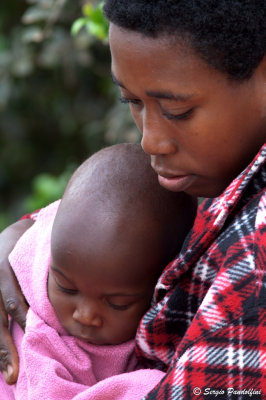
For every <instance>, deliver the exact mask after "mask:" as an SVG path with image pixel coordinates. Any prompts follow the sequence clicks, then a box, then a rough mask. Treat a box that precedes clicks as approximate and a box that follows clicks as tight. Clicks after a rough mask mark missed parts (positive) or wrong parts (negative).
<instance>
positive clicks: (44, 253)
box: [0, 201, 164, 400]
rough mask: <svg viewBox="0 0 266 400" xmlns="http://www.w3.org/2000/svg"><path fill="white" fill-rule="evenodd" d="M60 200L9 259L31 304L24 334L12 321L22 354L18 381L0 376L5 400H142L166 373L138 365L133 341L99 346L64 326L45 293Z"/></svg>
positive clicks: (39, 221)
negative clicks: (15, 382) (82, 338)
mask: <svg viewBox="0 0 266 400" xmlns="http://www.w3.org/2000/svg"><path fill="white" fill-rule="evenodd" d="M59 203H60V202H59V201H57V202H55V203H53V204H51V205H49V206H48V207H46V208H44V209H43V210H41V211H40V213H39V215H38V217H37V220H36V222H35V223H34V225H33V226H32V227H31V228H30V229H29V230H28V231H27V232H26V233H25V234H24V235H23V236H22V238H21V239H20V240H19V241H18V243H17V245H16V247H15V249H14V250H13V252H12V253H11V255H10V257H9V260H10V263H11V265H12V268H13V270H14V272H15V274H16V276H17V279H18V281H19V284H20V286H21V288H22V291H23V293H24V295H25V297H26V299H27V301H28V303H29V304H30V309H29V311H28V314H27V323H26V330H25V334H24V333H23V332H22V330H21V328H20V327H19V326H18V325H17V324H16V323H13V324H12V326H11V330H12V335H13V337H14V340H15V343H16V346H17V348H18V352H19V357H20V372H19V378H18V382H17V384H16V385H13V386H12V387H8V386H7V385H6V384H5V382H4V380H3V377H2V376H1V377H0V393H4V394H5V397H4V400H14V399H16V400H26V399H27V400H39V399H46V400H61V399H62V400H92V399H93V400H97V399H99V400H100V399H101V400H104V399H106V400H107V399H108V400H110V399H114V400H125V399H127V400H138V399H141V398H142V397H143V396H145V394H147V393H148V392H149V391H150V390H151V389H152V388H153V387H154V386H155V385H156V384H157V383H158V382H159V381H160V380H161V379H162V378H163V376H164V373H162V372H161V371H158V370H151V369H146V370H144V369H139V368H140V367H139V366H137V360H136V358H135V355H134V351H133V350H134V341H129V342H127V343H123V344H121V345H118V346H95V345H91V344H88V343H85V342H83V341H81V340H80V339H77V338H75V337H72V336H68V333H67V332H66V331H65V330H64V328H63V327H62V326H61V324H60V322H59V320H58V318H57V316H56V314H55V312H54V310H53V308H52V306H51V304H50V302H49V299H48V296H47V289H46V288H47V277H48V268H49V261H50V237H51V230H52V225H53V221H54V217H55V214H56V211H57V208H58V206H59Z"/></svg>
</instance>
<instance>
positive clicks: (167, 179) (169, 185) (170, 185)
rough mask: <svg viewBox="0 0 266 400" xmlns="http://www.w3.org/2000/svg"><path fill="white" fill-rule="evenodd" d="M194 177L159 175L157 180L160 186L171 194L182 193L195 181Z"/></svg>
mask: <svg viewBox="0 0 266 400" xmlns="http://www.w3.org/2000/svg"><path fill="white" fill-rule="evenodd" d="M195 178H196V177H195V175H177V176H173V175H171V176H170V175H165V176H163V175H160V174H158V180H159V183H160V185H161V186H163V187H164V188H165V189H167V190H171V191H172V192H183V191H185V190H186V189H187V188H188V187H189V186H190V185H191V183H192V182H193V181H194V180H195Z"/></svg>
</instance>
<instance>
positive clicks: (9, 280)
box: [0, 219, 34, 385]
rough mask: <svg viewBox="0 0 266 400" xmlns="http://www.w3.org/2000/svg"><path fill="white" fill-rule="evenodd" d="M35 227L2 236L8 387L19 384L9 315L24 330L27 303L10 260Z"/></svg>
mask: <svg viewBox="0 0 266 400" xmlns="http://www.w3.org/2000/svg"><path fill="white" fill-rule="evenodd" d="M33 223H34V221H33V220H32V219H24V220H20V221H18V222H16V223H14V224H13V225H10V226H9V227H8V228H6V229H5V230H4V231H3V232H1V234H0V371H1V372H2V373H3V376H4V378H5V380H6V382H7V383H8V384H10V385H11V384H14V383H15V382H16V381H17V377H18V371H19V360H18V354H17V351H16V348H15V345H14V343H13V340H12V337H11V335H10V333H9V331H8V314H9V315H10V316H11V317H12V318H14V319H15V321H16V322H17V323H18V324H19V325H20V326H21V327H22V328H23V329H24V327H25V317H26V313H27V309H28V306H27V303H26V301H25V299H24V297H23V295H22V293H21V290H20V287H19V285H18V282H17V280H16V278H15V276H14V274H13V271H12V269H11V267H10V264H9V262H8V256H9V254H10V252H11V251H12V249H13V247H14V246H15V244H16V242H17V241H18V239H19V238H20V236H21V235H22V234H23V233H24V232H25V231H26V230H27V229H28V228H29V227H30V226H31V225H32V224H33Z"/></svg>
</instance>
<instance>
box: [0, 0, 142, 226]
mask: <svg viewBox="0 0 266 400" xmlns="http://www.w3.org/2000/svg"><path fill="white" fill-rule="evenodd" d="M82 13H83V16H82V17H81V14H82ZM80 20H83V23H82V24H81V22H80ZM75 21H76V22H75ZM78 24H79V25H78ZM71 28H72V33H74V34H71ZM106 33H107V22H106V21H105V20H104V18H103V17H102V14H101V5H100V3H99V2H97V1H94V2H93V1H91V2H89V4H84V3H82V2H80V1H73V0H13V1H12V2H7V1H6V2H1V4H0V229H3V228H4V227H5V226H6V225H7V224H9V223H11V222H13V221H15V220H16V219H17V218H19V217H20V216H21V215H23V214H24V213H26V212H29V211H32V210H33V209H35V208H39V207H42V206H44V205H46V204H48V203H49V202H51V201H53V200H55V199H57V198H58V197H60V196H61V194H62V191H63V188H64V186H65V182H66V181H67V179H68V177H69V175H70V173H71V172H72V171H73V169H74V168H75V167H76V166H77V165H79V164H80V163H81V162H82V161H83V160H84V159H85V158H87V157H88V156H89V155H90V154H92V153H93V152H95V151H97V150H98V149H100V148H101V147H104V146H107V145H109V144H113V143H116V142H124V141H131V142H132V141H138V140H139V135H138V133H137V131H136V128H135V127H134V124H133V122H132V119H131V117H130V116H129V112H128V110H127V108H125V106H123V105H121V104H120V103H119V102H118V100H117V99H118V94H117V89H116V88H114V87H113V85H112V82H111V79H110V54H109V48H108V43H107V39H106ZM95 35H96V36H95ZM99 38H100V39H101V40H99Z"/></svg>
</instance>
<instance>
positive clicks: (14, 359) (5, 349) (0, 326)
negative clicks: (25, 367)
mask: <svg viewBox="0 0 266 400" xmlns="http://www.w3.org/2000/svg"><path fill="white" fill-rule="evenodd" d="M0 316H1V318H0V371H1V372H2V373H3V376H4V378H5V380H6V382H7V383H8V384H9V385H12V384H14V383H15V382H16V381H17V378H18V371H19V358H18V353H17V350H16V348H15V345H14V343H13V340H12V337H11V335H10V333H9V331H8V318H7V314H6V312H5V310H4V308H3V301H2V299H1V296H0Z"/></svg>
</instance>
